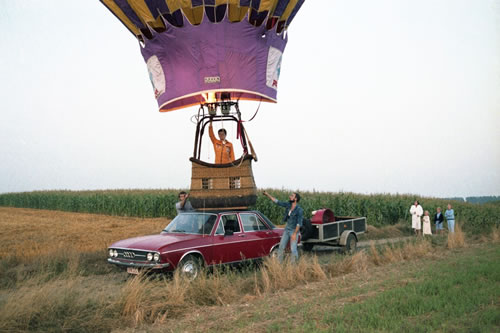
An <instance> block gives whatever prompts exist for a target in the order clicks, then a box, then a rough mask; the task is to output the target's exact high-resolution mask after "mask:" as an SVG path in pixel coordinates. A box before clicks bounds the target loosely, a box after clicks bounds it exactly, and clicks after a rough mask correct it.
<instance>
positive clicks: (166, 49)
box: [100, 0, 304, 209]
mask: <svg viewBox="0 0 500 333" xmlns="http://www.w3.org/2000/svg"><path fill="white" fill-rule="evenodd" d="M100 1H101V2H102V3H103V4H104V5H105V6H106V7H107V8H108V9H109V10H110V11H111V12H112V13H113V14H114V15H115V16H116V17H117V18H118V19H119V20H120V21H121V22H122V23H123V24H124V25H125V26H126V27H127V29H128V30H130V32H132V34H134V36H135V37H136V38H137V39H138V40H139V42H140V51H141V53H142V55H143V57H144V60H145V62H146V64H147V69H148V72H149V77H150V79H151V83H152V85H153V91H154V96H155V98H156V100H157V102H158V107H159V110H160V111H161V112H168V111H173V110H177V109H181V108H185V107H188V106H194V105H199V106H200V109H199V112H198V115H197V116H196V119H197V127H196V135H195V144H194V152H193V157H191V159H190V160H191V162H192V179H191V202H192V204H193V206H195V208H197V209H215V208H242V209H243V208H247V207H248V206H250V205H252V204H255V202H256V186H255V181H254V178H253V174H252V168H251V162H252V160H255V159H256V156H255V153H254V152H253V148H252V147H251V144H250V142H249V140H248V136H247V135H246V132H245V129H244V127H243V124H242V121H241V113H240V110H239V104H238V102H239V101H240V100H251V101H259V102H271V103H276V102H277V98H276V97H277V90H278V80H279V76H280V70H281V59H282V55H283V51H284V49H285V46H286V43H287V34H286V29H287V27H288V25H289V24H290V23H291V21H292V20H293V18H294V17H295V15H296V13H297V11H298V10H299V9H300V7H301V5H302V4H303V2H304V0H100ZM225 120H226V121H235V122H237V123H238V138H239V139H240V141H241V144H242V147H243V156H242V157H241V158H239V159H238V160H236V161H232V162H231V163H226V164H212V163H207V162H203V161H201V160H200V149H201V140H202V138H203V133H204V131H205V128H206V125H207V124H208V123H209V122H210V121H225ZM249 148H250V150H249Z"/></svg>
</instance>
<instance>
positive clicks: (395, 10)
mask: <svg viewBox="0 0 500 333" xmlns="http://www.w3.org/2000/svg"><path fill="white" fill-rule="evenodd" d="M0 45H1V53H0V100H1V101H2V107H1V108H0V119H1V120H0V193H7V192H22V191H35V190H63V189H64V190H99V189H168V188H175V189H178V188H189V186H190V181H191V163H190V162H189V157H191V154H192V151H193V144H194V134H195V124H194V123H193V122H192V116H193V115H194V114H195V113H196V112H197V109H198V108H196V107H194V108H188V109H184V110H179V111H174V112H168V113H160V112H158V108H157V104H156V100H155V98H154V94H153V90H152V87H151V83H150V81H149V77H148V74H147V68H146V64H145V63H144V60H143V58H142V56H141V54H140V46H139V44H138V42H137V40H136V39H135V37H134V36H133V35H132V34H131V33H130V32H129V31H128V30H127V29H126V28H125V27H124V26H123V25H122V23H121V22H119V21H118V20H117V19H116V18H115V17H114V16H113V15H112V14H111V12H109V11H108V9H107V8H105V7H104V6H103V5H102V4H101V3H100V2H99V1H97V0H94V1H64V0H51V1H43V0H24V1H16V0H0ZM257 108H258V103H251V102H247V103H242V105H241V109H242V116H243V119H250V118H251V117H252V116H253V115H254V113H255V111H256V109H257ZM226 125H227V127H226V128H227V130H228V132H229V133H228V134H229V135H228V138H229V140H230V141H232V142H233V143H235V142H236V139H235V138H234V133H235V128H234V127H231V126H232V125H229V124H226ZM246 129H247V132H248V134H249V136H250V139H251V141H252V143H253V146H254V148H255V150H256V153H257V156H258V161H257V162H256V163H254V164H253V172H254V176H255V181H256V184H257V186H258V187H259V188H278V189H282V188H283V189H291V190H299V191H313V190H314V191H328V192H340V191H343V192H355V193H365V194H370V193H392V194H396V193H401V194H403V193H405V194H406V193H411V194H417V195H422V196H433V197H455V196H486V195H500V0H481V1H478V0H356V1H352V0H314V1H312V0H307V1H306V2H305V3H304V5H303V6H302V8H301V9H300V11H299V12H298V14H297V16H296V17H295V19H294V21H293V22H292V24H291V25H290V27H289V29H288V44H287V47H286V49H285V52H284V55H283V62H282V65H281V76H280V80H279V89H278V103H277V104H269V103H263V104H262V105H261V106H260V109H259V112H258V114H257V116H256V117H255V119H254V120H253V121H251V122H247V123H246ZM235 146H237V145H236V144H235ZM240 152H241V150H239V151H238V149H236V155H238V153H240ZM213 155H214V153H213V151H212V147H211V144H210V142H209V140H205V144H204V146H203V147H202V158H204V159H206V160H210V159H211V158H212V159H213Z"/></svg>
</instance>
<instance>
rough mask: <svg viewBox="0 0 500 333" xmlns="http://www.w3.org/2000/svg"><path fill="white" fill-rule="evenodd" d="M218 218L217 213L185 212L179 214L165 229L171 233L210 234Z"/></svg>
mask: <svg viewBox="0 0 500 333" xmlns="http://www.w3.org/2000/svg"><path fill="white" fill-rule="evenodd" d="M216 220H217V215H215V214H206V213H183V214H179V215H177V216H176V217H175V218H174V219H173V220H172V222H170V223H169V224H168V226H167V227H166V228H165V229H163V231H164V232H169V233H184V234H197V235H209V234H210V232H211V231H212V228H213V226H214V223H215V221H216Z"/></svg>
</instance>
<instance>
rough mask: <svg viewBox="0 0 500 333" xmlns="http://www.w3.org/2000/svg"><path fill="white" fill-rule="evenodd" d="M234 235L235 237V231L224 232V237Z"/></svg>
mask: <svg viewBox="0 0 500 333" xmlns="http://www.w3.org/2000/svg"><path fill="white" fill-rule="evenodd" d="M232 235H234V231H232V230H226V231H225V232H224V236H232Z"/></svg>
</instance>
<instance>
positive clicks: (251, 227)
mask: <svg viewBox="0 0 500 333" xmlns="http://www.w3.org/2000/svg"><path fill="white" fill-rule="evenodd" d="M240 217H241V222H242V223H243V230H245V231H259V230H267V229H269V228H268V227H267V226H266V225H265V224H264V223H263V222H262V221H261V220H259V219H258V218H257V216H255V215H254V214H240Z"/></svg>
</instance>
